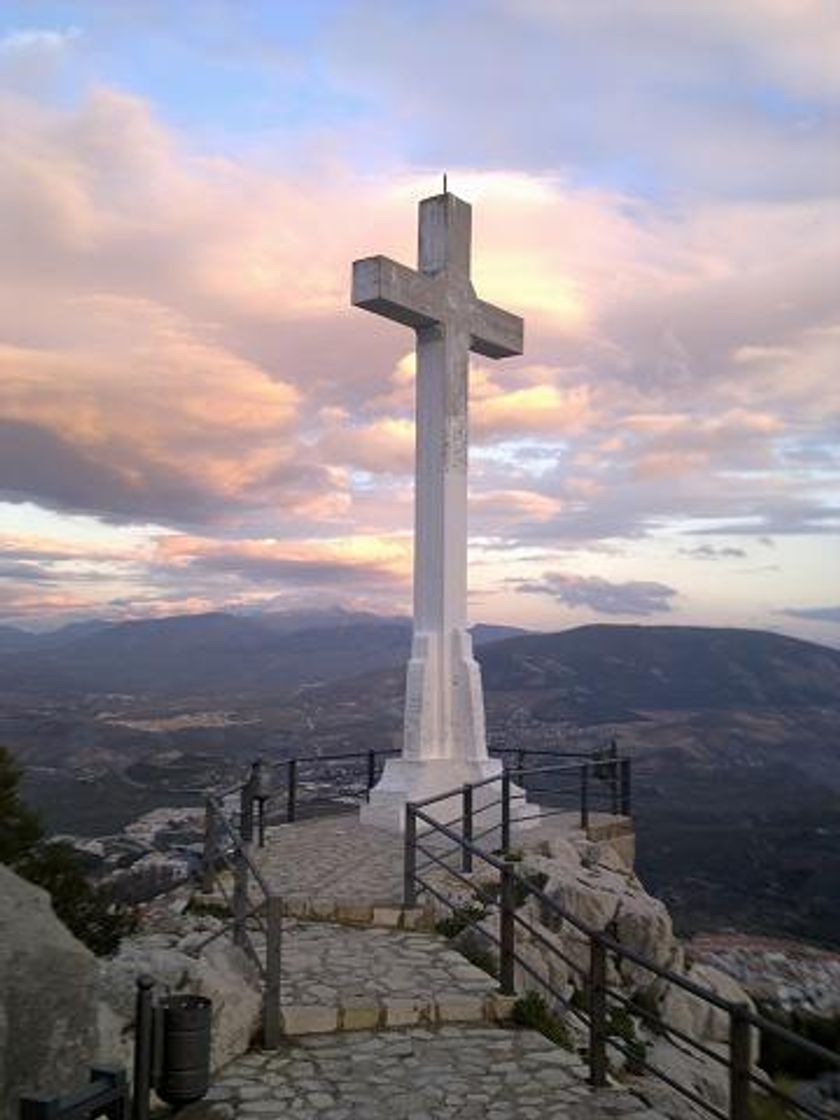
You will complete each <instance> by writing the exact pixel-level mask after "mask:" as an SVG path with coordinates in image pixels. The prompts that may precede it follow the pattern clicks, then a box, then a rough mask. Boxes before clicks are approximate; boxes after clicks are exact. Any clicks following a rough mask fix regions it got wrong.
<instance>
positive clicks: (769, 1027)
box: [403, 751, 840, 1120]
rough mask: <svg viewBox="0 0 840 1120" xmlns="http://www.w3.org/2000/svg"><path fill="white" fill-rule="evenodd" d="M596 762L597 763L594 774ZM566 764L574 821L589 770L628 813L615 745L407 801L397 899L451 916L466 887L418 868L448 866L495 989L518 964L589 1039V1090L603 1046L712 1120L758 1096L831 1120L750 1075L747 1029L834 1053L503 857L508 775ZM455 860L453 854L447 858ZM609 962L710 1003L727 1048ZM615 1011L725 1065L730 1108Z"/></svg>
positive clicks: (827, 1062)
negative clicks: (652, 1049)
mask: <svg viewBox="0 0 840 1120" xmlns="http://www.w3.org/2000/svg"><path fill="white" fill-rule="evenodd" d="M595 767H600V768H601V769H600V770H595V769H594V768H595ZM564 769H565V770H575V771H577V782H578V783H579V785H578V788H579V791H580V824H581V825H582V826H584V827H585V826H586V824H587V823H588V821H589V814H590V812H591V811H592V800H591V794H592V780H593V777H594V776H595V774H597V775H598V777H599V778H601V779H604V780H605V783H606V789H607V793H606V796H607V799H608V801H609V804H610V807H612V806H613V805H616V806H617V807H618V809H619V810H620V811H621V812H622V813H624V811H625V810H626V811H627V813H629V809H630V764H629V760H628V759H623V758H620V757H619V756H618V754H617V752H615V751H611V752H610V753H609V754H608V755H607V756H606V757H605V758H599V759H598V760H597V761H594V762H593V761H592V760H586V761H583V762H581V763H579V764H578V765H577V766H572V767H569V766H565V767H562V766H561V767H537V768H532V769H530V770H528V769H526V768H524V767H519V768H517V770H516V771H512V770H510V769H508V770H505V772H504V773H503V774H502V775H501V776H500V777H497V778H491V779H488V780H486V781H484V782H479V783H474V784H472V785H471V786H464V787H459V788H456V789H452V790H448V791H446V792H444V793H442V794H439V795H437V796H435V797H430V798H427V799H426V800H424V801H420V802H416V803H413V804H409V805H408V806H407V809H406V822H405V847H404V887H403V891H404V896H403V902H404V905H405V906H407V907H413V906H416V905H417V902H418V895H419V894H421V893H425V894H426V895H428V896H431V897H432V898H435V899H437V901H438V902H440V903H441V904H442V905H443V906H444V907H447V908H449V909H450V910H452V911H458V910H459V909H460V910H462V911H463V906H464V901H463V893H462V894H461V895H459V896H458V897H457V899H455V900H453V898H452V897H451V895H450V894H448V893H447V891H446V889H445V884H442V883H440V882H435V881H433V879H432V877H431V875H430V874H424V873H427V872H429V871H430V869H440V870H442V871H444V872H445V875H446V877H452V878H454V880H455V881H456V882H457V883H458V884H459V885H460V887H461V888H463V887H466V888H467V891H468V897H472V898H473V899H475V900H477V901H478V902H479V903H480V904H481V905H480V907H479V908H478V909H477V910H476V911H475V914H474V916H473V917H472V918H471V921H472V922H473V923H475V922H477V921H482V925H481V936H482V938H487V939H489V941H490V942H491V943H492V944H494V945H495V947H496V951H497V954H498V978H499V990H500V992H501V993H502V994H503V995H508V996H513V995H515V994H516V993H515V979H516V971H517V968H518V969H519V971H520V974H521V975H522V976H529V977H531V985H532V986H535V987H536V990H538V991H540V992H545V994H546V995H547V996H549V997H550V998H551V999H552V1000H553V1001H555V1003H556V1004H558V1005H560V1006H562V1007H563V1008H564V1009H565V1011H566V1012H567V1013H568V1014H571V1015H573V1016H575V1017H576V1018H577V1019H578V1020H579V1021H580V1022H581V1023H582V1024H584V1026H585V1028H586V1031H587V1034H588V1048H587V1061H588V1065H589V1080H590V1083H591V1084H592V1085H593V1086H595V1087H602V1086H604V1085H605V1084H606V1083H607V1073H608V1067H609V1056H610V1051H616V1052H618V1053H620V1054H623V1055H624V1057H625V1059H626V1060H627V1062H628V1068H632V1069H634V1070H635V1071H637V1072H642V1071H643V1072H645V1073H647V1074H649V1075H651V1076H653V1077H655V1078H657V1079H658V1080H660V1081H662V1082H663V1083H664V1084H666V1085H668V1086H669V1087H670V1088H671V1089H672V1090H673V1091H675V1092H676V1093H678V1094H680V1095H681V1096H682V1097H683V1098H685V1099H686V1100H688V1101H690V1102H691V1103H692V1104H693V1105H694V1106H696V1107H697V1108H699V1109H700V1110H701V1111H702V1112H704V1113H705V1114H707V1115H709V1116H713V1117H716V1118H718V1120H753V1118H754V1116H755V1115H756V1113H755V1112H754V1110H753V1105H754V1104H755V1102H756V1099H757V1097H759V1096H760V1095H761V1094H765V1095H766V1096H768V1097H772V1098H774V1099H775V1100H777V1101H779V1102H780V1103H781V1104H782V1105H783V1106H784V1107H785V1108H787V1109H788V1110H789V1115H791V1116H804V1117H808V1118H813V1120H829V1114H828V1113H826V1112H824V1111H823V1110H821V1109H819V1108H816V1107H813V1106H812V1105H810V1104H807V1103H805V1102H803V1101H801V1100H797V1099H795V1097H793V1096H792V1095H791V1094H790V1093H789V1092H787V1091H786V1090H785V1089H784V1088H782V1087H780V1086H778V1085H774V1084H773V1083H772V1082H771V1081H770V1080H769V1078H767V1077H766V1076H765V1075H763V1074H762V1073H760V1072H759V1071H757V1070H756V1068H755V1067H754V1066H753V1064H752V1052H753V1046H752V1043H753V1034H754V1033H755V1032H758V1034H759V1036H760V1035H761V1034H769V1035H772V1036H774V1037H776V1038H779V1039H783V1040H784V1041H786V1042H787V1043H789V1044H790V1045H792V1046H795V1047H797V1048H798V1049H800V1050H801V1051H803V1052H805V1053H807V1054H808V1055H810V1056H811V1057H812V1058H813V1059H814V1060H816V1061H817V1062H820V1063H823V1064H824V1066H825V1067H826V1068H829V1069H831V1068H840V1055H838V1054H837V1053H835V1052H832V1051H831V1050H828V1049H826V1048H825V1047H823V1046H819V1045H817V1044H816V1043H813V1042H811V1041H809V1040H806V1039H804V1038H801V1037H800V1036H799V1035H797V1034H795V1033H794V1032H793V1031H790V1030H788V1029H787V1028H785V1027H782V1026H780V1025H779V1024H778V1023H774V1022H773V1021H772V1020H770V1019H767V1018H766V1017H765V1016H763V1015H761V1014H758V1013H757V1012H755V1011H753V1010H752V1008H751V1007H750V1006H749V1004H746V1003H745V1004H741V1003H737V1002H734V1001H732V1000H728V999H725V998H723V997H722V996H720V995H718V994H717V993H716V992H714V991H712V990H710V989H708V988H705V987H703V986H702V985H700V984H697V983H695V982H694V981H693V980H691V979H689V977H687V976H684V975H681V974H679V973H677V972H674V971H673V970H671V969H669V968H666V967H664V966H662V965H660V964H658V963H656V962H655V961H653V960H651V959H649V958H647V957H645V956H644V955H643V954H641V953H639V952H637V951H636V950H634V949H631V948H629V947H628V946H625V945H623V944H621V943H620V942H619V941H618V940H617V939H616V938H615V937H614V936H613V935H612V934H611V933H610V932H609V931H608V930H601V929H596V928H594V927H592V926H590V925H588V924H587V923H585V922H583V921H581V920H580V919H579V918H578V917H577V916H576V915H575V914H573V913H572V912H571V911H569V910H568V909H566V908H565V907H564V906H562V905H561V904H559V903H558V902H557V901H556V899H554V898H552V897H550V896H549V895H547V894H546V893H545V891H544V890H543V889H542V887H541V886H540V885H539V883H538V882H536V881H534V880H533V879H531V878H529V877H528V876H527V875H524V874H521V873H519V872H518V871H517V867H516V863H515V862H513V861H512V859H511V858H510V856H511V855H512V852H511V823H514V824H515V822H516V805H515V803H516V801H517V800H520V801H521V800H522V797H523V794H522V793H521V792H520V793H517V792H515V786H513V784H512V783H513V779H514V778H516V779H517V780H518V781H519V782H521V783H525V784H527V786H528V792H529V793H536V792H538V791H539V788H540V787H536V786H534V785H533V784H532V783H529V779H530V778H533V777H538V778H539V780H541V781H545V779H546V775H547V774H548V773H550V772H552V771H554V772H559V771H562V770H564ZM494 785H495V786H497V788H498V791H499V796H498V798H495V799H494V798H492V797H488V791H491V790H492V788H493V786H494ZM542 788H543V789H546V788H547V789H548V790H549V791H550V792H552V793H553V792H556V789H557V783H556V782H553V783H551V784H550V785H549V786H548V787H542ZM479 802H480V805H479ZM455 804H457V805H458V806H459V807H460V812H458V813H457V815H456V816H455V817H454V819H447V820H445V821H441V820H439V819H438V816H440V815H443V816H446V817H448V818H451V817H452V812H453V811H452V806H453V805H455ZM490 810H495V815H494V817H495V818H497V819H494V820H493V823H492V824H491V825H490V827H488V828H485V829H483V830H482V832H477V831H476V816H477V813H480V812H486V811H490ZM554 811H555V810H553V809H550V808H549V809H548V810H547V811H545V812H540V811H537V810H535V811H534V812H532V813H523V814H522V815H521V816H520V818H519V819H520V820H521V821H522V822H523V823H524V822H525V821H533V819H534V818H535V817H540V818H542V817H547V816H550V815H553V813H554ZM561 811H562V810H561ZM482 837H484V838H487V837H490V838H492V839H490V840H488V841H487V842H486V843H485V844H484V845H482V844H481V843H480V842H479V841H480V839H481V838H482ZM453 857H455V859H454V862H453ZM421 861H425V862H421ZM479 868H483V869H485V874H486V873H487V871H486V869H490V870H491V871H492V872H493V873H495V875H497V876H498V885H497V889H494V890H492V891H488V888H487V886H486V883H485V881H483V880H482V879H481V877H480V872H479ZM529 898H532V899H534V900H536V902H537V904H538V906H539V912H540V925H541V926H542V927H543V930H540V929H537V927H536V926H535V925H534V924H533V923H532V922H530V921H528V919H527V918H526V917H525V915H524V914H522V913H521V912H520V911H521V909H522V907H523V904H524V902H525V901H526V900H527V899H529ZM488 905H493V906H495V907H496V908H497V911H498V926H497V929H496V931H495V932H494V931H493V930H492V929H490V928H488V924H487V922H486V921H483V919H485V918H486V917H487V915H488V911H487V909H486V907H487V906H488ZM546 922H547V923H548V932H550V930H551V928H552V926H553V927H555V928H560V927H561V926H563V925H566V927H567V928H568V927H571V928H572V929H573V930H575V931H576V934H577V936H578V938H579V939H580V941H581V942H582V943H583V944H584V945H585V946H586V950H585V958H588V960H587V962H586V964H582V963H581V961H580V960H576V959H574V957H573V956H572V955H570V954H569V953H566V952H564V950H563V949H562V948H561V947H560V946H559V945H558V944H557V942H556V939H554V938H550V937H549V936H546V932H544V931H545V923H546ZM520 931H521V932H520ZM522 934H526V935H527V936H528V937H529V938H530V939H531V940H532V941H535V942H537V943H538V944H539V945H540V947H541V948H542V950H543V951H544V952H545V953H547V954H549V955H554V956H555V957H556V958H559V960H561V961H562V962H563V963H564V964H565V965H566V967H567V968H568V969H569V970H570V972H571V973H572V974H573V975H574V976H575V977H576V980H577V983H576V984H573V985H572V987H573V990H574V991H575V992H576V993H577V998H569V996H568V994H567V992H564V991H561V990H560V989H559V988H558V987H557V986H556V985H555V984H553V983H552V982H551V980H550V979H547V978H546V976H545V975H544V974H542V973H541V972H538V971H536V970H535V969H534V967H533V965H532V964H531V963H530V962H529V961H528V960H527V959H526V957H525V956H524V955H523V954H522V952H521V951H520V949H521V945H520V941H519V939H520V936H521V935H522ZM610 961H612V963H613V964H615V965H619V964H621V963H625V962H626V963H628V964H631V965H633V966H635V967H636V968H637V969H639V970H640V971H641V972H642V973H643V974H645V975H647V976H649V977H650V985H651V986H652V987H654V988H656V989H658V991H659V994H660V995H662V994H664V991H665V990H667V989H668V986H673V987H674V988H676V989H678V990H680V991H681V992H682V993H684V994H685V995H687V996H689V997H690V998H693V999H696V1000H698V1001H700V1002H701V1003H702V1004H703V1005H704V1007H705V1008H706V1009H716V1010H717V1011H718V1012H719V1013H721V1014H722V1015H725V1016H726V1024H727V1029H726V1037H727V1046H726V1052H725V1053H724V1054H722V1053H719V1052H718V1051H716V1050H715V1049H713V1048H712V1047H711V1046H708V1045H705V1044H704V1043H703V1042H701V1041H700V1040H699V1039H696V1038H694V1037H692V1035H690V1034H689V1033H688V1032H687V1031H684V1030H682V1029H680V1028H678V1027H676V1026H675V1025H674V1024H673V1023H671V1022H668V1021H667V1020H666V1019H665V1017H664V1016H663V1015H662V1014H661V1013H660V1012H659V1011H658V1010H656V1007H657V1006H659V1005H660V1004H661V1001H656V1002H655V1003H653V1005H652V1006H647V1005H646V1004H645V1002H644V1001H639V1000H637V999H634V998H633V997H632V996H628V995H627V994H626V993H625V992H623V991H621V990H619V989H617V988H616V987H615V986H614V985H610V984H609V983H608V976H609V967H608V966H609V963H610ZM534 982H536V983H535V984H534ZM616 1007H618V1008H620V1009H622V1010H623V1011H624V1012H625V1013H630V1015H631V1016H638V1018H639V1019H640V1020H641V1021H643V1022H645V1023H646V1024H647V1025H648V1026H649V1027H651V1028H652V1030H653V1031H654V1032H655V1033H657V1034H660V1035H663V1036H666V1037H668V1038H669V1039H676V1040H678V1041H679V1043H680V1044H681V1045H683V1046H686V1047H688V1048H689V1049H690V1050H692V1051H694V1052H695V1053H696V1054H698V1055H700V1056H702V1058H703V1059H705V1060H709V1061H713V1062H715V1063H717V1064H719V1065H721V1066H723V1067H724V1068H725V1069H726V1070H727V1081H728V1103H727V1104H726V1106H725V1108H723V1107H720V1106H719V1105H718V1104H715V1103H713V1102H712V1101H710V1100H709V1099H707V1098H706V1097H705V1096H702V1095H701V1094H699V1093H698V1092H696V1091H695V1090H694V1089H692V1088H689V1086H687V1085H685V1084H683V1083H681V1082H680V1081H679V1080H678V1078H677V1077H675V1076H671V1074H669V1073H668V1072H666V1071H665V1070H663V1069H661V1068H659V1067H658V1066H657V1065H655V1064H654V1063H653V1062H651V1061H649V1060H648V1059H647V1056H646V1051H645V1050H644V1048H643V1047H642V1046H641V1045H640V1044H639V1041H638V1040H634V1039H633V1038H628V1037H626V1035H627V1031H626V1030H625V1031H624V1035H622V1033H621V1032H619V1031H616V1030H615V1029H614V1026H613V1025H611V1024H613V1022H614V1009H615V1008H616Z"/></svg>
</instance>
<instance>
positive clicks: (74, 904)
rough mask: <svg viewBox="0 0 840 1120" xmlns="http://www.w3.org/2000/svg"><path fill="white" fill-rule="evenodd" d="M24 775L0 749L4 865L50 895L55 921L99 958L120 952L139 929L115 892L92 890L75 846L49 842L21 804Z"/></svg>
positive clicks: (35, 817) (0, 839)
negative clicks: (113, 895) (120, 947)
mask: <svg viewBox="0 0 840 1120" xmlns="http://www.w3.org/2000/svg"><path fill="white" fill-rule="evenodd" d="M20 778H21V772H20V769H19V767H18V766H17V765H16V763H15V761H14V759H13V758H12V756H11V754H10V753H9V751H8V750H7V749H6V748H5V747H0V862H3V863H6V864H8V865H9V866H10V867H11V868H13V869H14V870H15V871H16V872H17V873H18V874H19V875H22V876H23V877H24V879H28V880H29V881H30V882H31V883H35V884H37V885H38V886H39V887H43V888H44V890H46V891H48V892H49V894H50V897H51V899H52V904H53V909H54V910H55V913H56V916H57V917H58V918H59V919H60V920H61V921H62V922H64V924H65V925H66V926H67V928H68V929H69V930H70V932H71V933H72V934H74V936H76V937H78V938H79V940H80V941H83V942H84V944H85V945H87V947H88V948H89V949H91V950H92V951H93V952H94V953H96V954H97V955H99V956H107V955H108V954H110V953H113V952H115V951H116V950H117V948H118V946H119V943H120V940H121V939H122V938H123V937H125V936H126V935H127V934H129V933H131V932H132V930H133V929H134V928H135V926H136V919H135V916H134V913H133V912H132V911H131V910H130V909H128V908H127V907H125V906H123V905H120V904H119V903H115V902H114V900H113V898H112V896H111V892H110V890H108V889H107V888H106V887H96V886H93V885H92V884H91V883H90V881H89V880H88V878H87V877H86V875H85V873H84V867H83V865H82V860H81V858H80V857H79V854H78V852H76V851H75V850H74V849H73V847H72V845H71V844H67V843H65V842H63V841H46V840H44V829H43V826H42V824H41V821H40V818H39V817H38V815H37V813H35V812H33V810H32V809H30V808H29V807H28V806H27V805H26V803H25V802H24V801H23V800H22V799H21V797H20V793H19V790H18V787H19V785H20Z"/></svg>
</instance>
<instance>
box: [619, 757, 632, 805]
mask: <svg viewBox="0 0 840 1120" xmlns="http://www.w3.org/2000/svg"><path fill="white" fill-rule="evenodd" d="M619 765H620V767H621V770H620V774H621V815H622V816H623V817H629V816H631V814H632V808H631V804H630V796H631V770H630V759H629V758H622V760H621V762H620V764H619Z"/></svg>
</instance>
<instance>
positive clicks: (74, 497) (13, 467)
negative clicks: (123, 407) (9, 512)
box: [0, 421, 214, 522]
mask: <svg viewBox="0 0 840 1120" xmlns="http://www.w3.org/2000/svg"><path fill="white" fill-rule="evenodd" d="M111 450H113V449H111ZM115 457H116V458H119V455H118V454H116V455H115ZM0 496H2V497H3V498H5V499H6V500H7V501H13V502H14V501H27V500H32V501H37V502H38V503H39V504H41V505H45V506H48V507H51V508H53V509H57V510H72V511H80V512H87V513H92V514H95V515H97V516H100V517H104V518H105V519H106V520H112V521H132V520H139V519H143V518H148V519H159V520H163V521H171V520H173V519H182V520H189V521H191V522H202V521H206V520H212V517H213V513H214V509H213V504H212V502H211V500H210V495H209V494H207V493H205V492H202V491H201V490H200V489H199V488H198V487H196V486H193V485H190V484H189V483H188V482H186V481H184V480H182V479H179V478H178V477H177V476H175V475H174V474H173V472H172V471H167V470H163V469H161V468H158V467H156V466H155V465H154V464H151V463H147V464H145V469H144V475H143V477H142V481H141V482H140V483H139V484H138V481H137V478H136V476H134V477H132V476H131V475H129V473H128V472H127V471H120V470H119V469H118V468H117V467H115V466H114V465H113V464H112V463H111V462H108V461H105V460H104V459H103V458H98V459H97V458H93V457H92V456H89V455H88V454H86V453H85V452H84V451H82V450H80V449H79V448H78V447H75V446H73V445H72V444H70V443H67V442H66V441H65V440H63V439H62V438H61V437H60V436H59V435H57V434H56V433H54V432H51V431H47V430H46V429H45V428H41V427H38V426H37V425H35V424H24V423H17V422H15V421H0Z"/></svg>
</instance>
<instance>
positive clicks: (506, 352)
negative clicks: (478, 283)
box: [470, 299, 524, 358]
mask: <svg viewBox="0 0 840 1120" xmlns="http://www.w3.org/2000/svg"><path fill="white" fill-rule="evenodd" d="M523 333H524V327H523V323H522V320H521V319H520V318H519V316H518V315H511V313H510V312H509V311H503V310H502V308H501V307H494V306H493V304H492V303H485V302H484V300H483V299H477V300H476V301H475V304H474V305H473V312H472V319H471V322H470V350H474V351H475V352H476V354H483V355H484V357H485V358H512V357H513V356H514V355H516V354H521V353H522V346H523Z"/></svg>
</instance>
